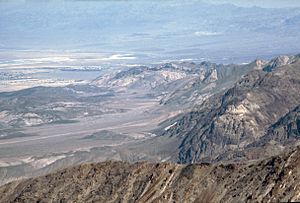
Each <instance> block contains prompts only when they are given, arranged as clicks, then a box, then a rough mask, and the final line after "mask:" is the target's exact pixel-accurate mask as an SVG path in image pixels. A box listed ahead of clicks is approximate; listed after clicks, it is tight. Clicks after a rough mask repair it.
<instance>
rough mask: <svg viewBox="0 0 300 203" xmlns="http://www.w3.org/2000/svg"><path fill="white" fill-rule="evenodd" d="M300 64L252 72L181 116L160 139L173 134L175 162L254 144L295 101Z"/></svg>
mask: <svg viewBox="0 0 300 203" xmlns="http://www.w3.org/2000/svg"><path fill="white" fill-rule="evenodd" d="M299 89H300V61H299V60H297V61H296V62H294V63H292V64H290V65H286V66H281V67H277V68H275V69H272V71H271V72H265V71H261V70H255V71H252V72H251V73H249V74H247V75H245V76H244V77H243V78H242V79H241V80H240V81H239V82H237V83H236V84H235V86H234V87H233V88H230V89H229V90H227V91H226V92H225V93H223V94H219V95H215V96H213V97H211V98H210V99H208V100H206V101H205V102H204V104H203V105H201V106H200V107H198V108H196V109H194V110H193V111H192V112H190V113H187V114H184V115H183V116H181V117H180V118H178V120H177V121H176V125H174V126H172V127H170V128H169V129H168V130H167V131H166V132H165V133H164V135H166V136H179V137H181V138H182V139H183V142H182V144H181V145H180V153H179V157H178V161H179V162H181V163H191V162H197V161H201V160H206V161H213V160H216V159H218V156H219V155H221V154H223V153H225V152H228V151H234V150H238V149H243V148H245V147H246V146H247V145H249V144H251V143H253V142H257V141H259V140H260V139H261V137H263V136H264V135H265V134H266V131H267V130H268V128H269V127H270V126H271V125H273V124H275V123H276V122H277V121H278V120H279V119H280V118H281V117H283V116H285V115H286V114H287V113H288V112H289V111H291V110H293V109H294V108H296V107H297V106H298V105H299V103H300V94H299Z"/></svg>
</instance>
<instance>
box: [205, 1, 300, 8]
mask: <svg viewBox="0 0 300 203" xmlns="http://www.w3.org/2000/svg"><path fill="white" fill-rule="evenodd" d="M205 1H207V2H211V3H232V4H236V5H238V6H259V7H267V8H282V7H300V1H299V0H205Z"/></svg>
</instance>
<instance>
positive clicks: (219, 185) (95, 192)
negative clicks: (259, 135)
mask: <svg viewBox="0 0 300 203" xmlns="http://www.w3.org/2000/svg"><path fill="white" fill-rule="evenodd" d="M299 180H300V148H297V149H294V150H291V151H289V152H287V153H285V154H282V155H280V156H276V157H272V158H269V159H267V160H263V161H258V162H252V163H248V164H242V163H241V164H227V165H223V164H219V165H210V164H195V165H175V164H169V163H160V164H155V163H146V162H143V163H136V164H133V165H130V164H128V163H124V162H103V163H98V164H85V165H81V166H76V167H73V168H68V169H65V170H62V171H58V172H56V173H53V174H49V175H46V176H42V177H38V178H33V179H28V180H23V181H18V182H12V183H9V184H7V185H5V186H2V187H1V188H0V201H1V202H206V203H208V202H253V201H257V202H283V201H297V200H298V201H299V200H300V181H299Z"/></svg>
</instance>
